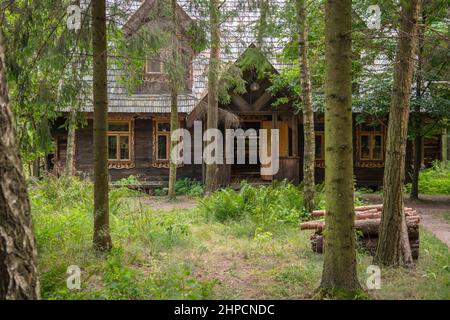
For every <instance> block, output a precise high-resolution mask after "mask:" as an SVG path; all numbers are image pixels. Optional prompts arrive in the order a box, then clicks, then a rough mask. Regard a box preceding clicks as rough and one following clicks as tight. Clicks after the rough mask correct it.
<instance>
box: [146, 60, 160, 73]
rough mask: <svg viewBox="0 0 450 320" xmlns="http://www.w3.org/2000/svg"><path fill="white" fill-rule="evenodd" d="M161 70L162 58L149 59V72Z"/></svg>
mask: <svg viewBox="0 0 450 320" xmlns="http://www.w3.org/2000/svg"><path fill="white" fill-rule="evenodd" d="M161 71H162V70H161V60H160V59H159V58H154V59H150V60H147V72H149V73H161Z"/></svg>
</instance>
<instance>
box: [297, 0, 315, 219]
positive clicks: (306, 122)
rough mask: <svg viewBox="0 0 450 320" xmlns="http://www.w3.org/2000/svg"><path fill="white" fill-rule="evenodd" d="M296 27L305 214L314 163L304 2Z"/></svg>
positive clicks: (309, 204) (308, 208) (311, 199)
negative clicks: (299, 71) (301, 112)
mask: <svg viewBox="0 0 450 320" xmlns="http://www.w3.org/2000/svg"><path fill="white" fill-rule="evenodd" d="M297 25H298V43H299V62H300V70H301V77H300V81H301V85H302V105H303V132H304V137H305V139H304V140H305V142H304V152H303V185H304V189H303V197H304V206H305V209H306V211H307V212H312V211H313V210H314V209H315V205H314V193H315V180H314V163H315V143H316V141H315V135H314V110H313V104H312V89H311V74H310V69H309V59H308V49H309V48H308V16H307V14H306V5H305V0H297Z"/></svg>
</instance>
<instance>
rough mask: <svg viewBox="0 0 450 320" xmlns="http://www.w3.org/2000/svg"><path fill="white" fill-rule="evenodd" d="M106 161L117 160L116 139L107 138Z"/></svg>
mask: <svg viewBox="0 0 450 320" xmlns="http://www.w3.org/2000/svg"><path fill="white" fill-rule="evenodd" d="M108 159H109V160H117V137H116V136H108Z"/></svg>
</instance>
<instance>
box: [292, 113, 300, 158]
mask: <svg viewBox="0 0 450 320" xmlns="http://www.w3.org/2000/svg"><path fill="white" fill-rule="evenodd" d="M291 121H292V155H293V156H294V157H298V116H297V115H294V116H293V117H292V120H291Z"/></svg>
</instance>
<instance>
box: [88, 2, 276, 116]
mask: <svg viewBox="0 0 450 320" xmlns="http://www.w3.org/2000/svg"><path fill="white" fill-rule="evenodd" d="M155 1H156V0H144V1H139V0H121V2H123V4H122V3H121V6H123V7H122V8H121V9H122V11H126V12H129V13H130V17H129V18H128V20H127V21H119V24H121V25H123V26H126V25H127V24H128V22H129V21H130V20H133V19H134V20H136V19H139V17H140V19H142V17H143V16H145V10H152V8H153V4H154V3H155ZM271 1H276V2H278V1H280V0H271ZM193 2H195V0H178V4H179V6H180V7H181V8H182V9H183V10H184V11H185V12H186V14H187V15H188V16H189V17H191V19H193V20H194V21H195V20H197V19H203V18H202V17H201V13H199V12H198V11H197V10H196V9H195V6H193V5H192V4H193ZM241 2H242V1H239V0H225V2H224V4H223V6H222V9H221V10H222V11H223V12H237V11H238V12H239V13H238V14H237V15H233V16H232V17H231V18H229V19H228V20H227V21H225V22H224V23H222V30H221V32H222V41H223V43H222V50H221V61H222V63H223V68H227V65H229V64H231V63H234V62H235V61H236V60H237V59H238V58H239V57H240V56H241V55H242V53H243V52H245V50H247V48H248V47H249V46H251V44H252V43H255V42H256V32H255V30H256V23H257V21H258V18H259V10H258V9H257V8H255V7H254V6H251V5H247V6H244V5H242V3H241ZM115 4H116V5H117V3H115ZM124 9H125V10H124ZM237 9H238V10H237ZM136 17H137V18H136ZM280 40H281V39H273V38H270V39H264V48H265V49H267V50H265V51H266V52H273V53H274V54H273V55H271V56H270V57H268V59H269V60H270V62H271V63H272V65H273V66H274V67H275V68H276V69H280V68H282V67H283V65H282V64H280V63H279V62H278V61H277V59H276V53H277V52H280V51H281V50H282V42H281V41H280ZM208 62H209V50H205V51H203V52H200V53H199V54H198V55H197V56H196V57H195V58H194V60H193V82H192V91H191V92H192V93H190V94H180V95H179V97H178V111H179V112H180V113H190V112H191V111H192V110H193V109H194V107H195V106H196V105H197V103H198V102H199V101H201V99H202V98H203V97H204V96H205V95H206V90H207V86H208V85H207V67H208ZM120 78H121V70H119V69H118V68H117V67H116V66H114V65H109V67H108V99H109V100H108V101H109V104H108V108H109V112H111V113H147V112H148V113H170V95H169V94H154V95H148V94H131V93H130V92H129V91H128V90H127V88H125V86H124V85H122V84H121V83H120ZM85 79H86V80H87V81H90V82H91V81H92V76H88V77H86V78H85ZM86 101H87V102H86V104H85V105H84V106H83V108H82V110H81V111H83V112H92V111H93V107H92V99H91V98H88V99H87V100H86Z"/></svg>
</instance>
